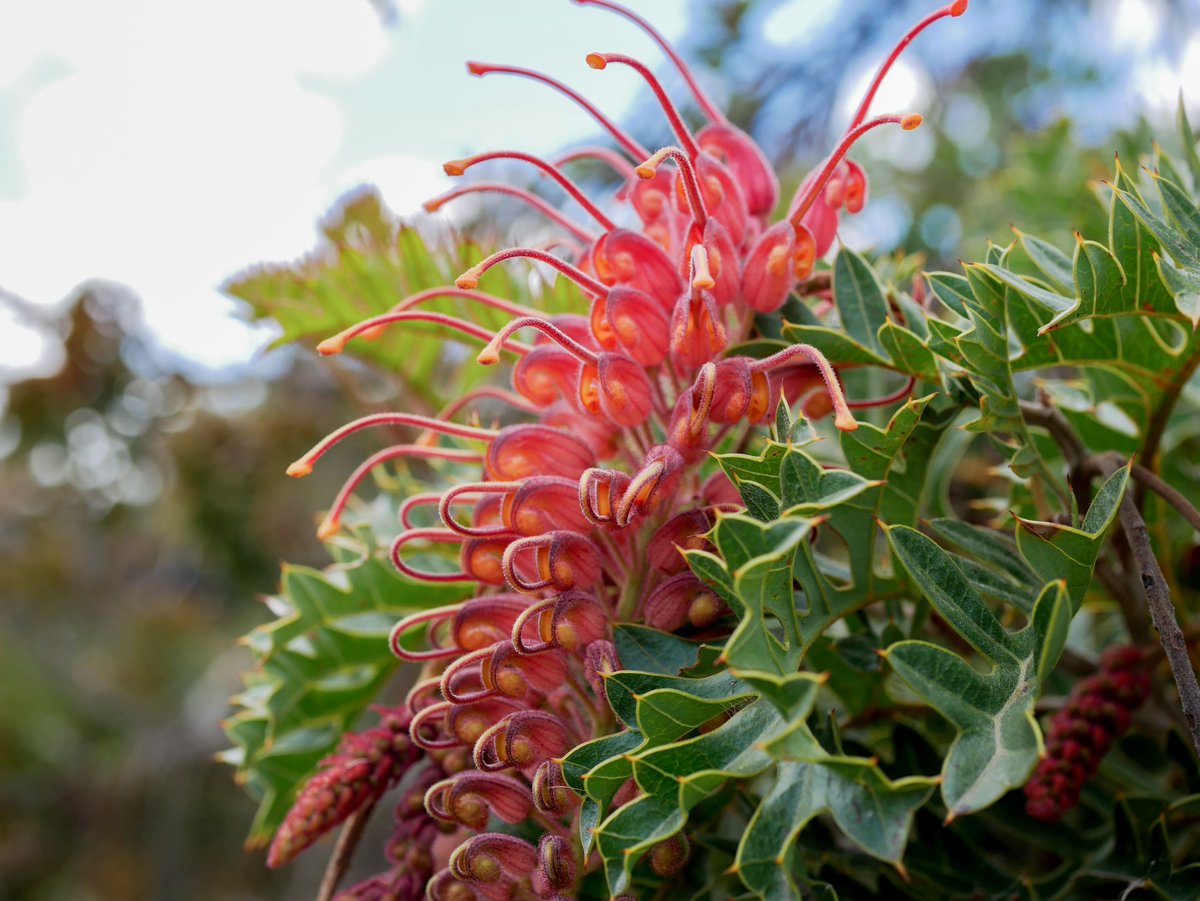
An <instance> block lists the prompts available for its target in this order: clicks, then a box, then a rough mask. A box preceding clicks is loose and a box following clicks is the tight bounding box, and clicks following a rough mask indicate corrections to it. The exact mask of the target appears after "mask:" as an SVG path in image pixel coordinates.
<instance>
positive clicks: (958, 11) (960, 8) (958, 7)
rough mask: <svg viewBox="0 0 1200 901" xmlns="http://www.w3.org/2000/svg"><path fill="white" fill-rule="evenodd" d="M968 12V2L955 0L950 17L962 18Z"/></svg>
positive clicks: (951, 6)
mask: <svg viewBox="0 0 1200 901" xmlns="http://www.w3.org/2000/svg"><path fill="white" fill-rule="evenodd" d="M966 11H967V0H954V2H953V3H951V4H950V15H952V16H961V15H962V14H963V13H965V12H966Z"/></svg>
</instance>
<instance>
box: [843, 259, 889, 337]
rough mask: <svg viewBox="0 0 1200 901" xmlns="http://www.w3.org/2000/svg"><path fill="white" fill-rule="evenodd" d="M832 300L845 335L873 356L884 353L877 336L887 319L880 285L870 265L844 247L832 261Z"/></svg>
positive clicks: (885, 301) (885, 303) (885, 302)
mask: <svg viewBox="0 0 1200 901" xmlns="http://www.w3.org/2000/svg"><path fill="white" fill-rule="evenodd" d="M833 301H834V304H835V305H836V306H837V310H838V315H839V316H840V317H841V320H842V328H843V329H845V331H846V334H847V335H849V336H850V338H851V339H852V340H854V341H855V342H856V343H858V344H861V345H862V346H863V347H865V348H867V349H868V350H870V351H871V352H872V353H874V354H875V355H876V356H883V355H884V353H885V351H884V347H883V344H881V343H880V341H879V337H878V335H879V330H880V328H882V327H883V324H884V322H885V321H887V310H888V305H887V298H886V297H885V296H884V293H883V286H882V285H880V284H879V279H878V278H876V276H875V270H874V269H872V268H871V264H870V263H868V262H867V261H866V260H865V259H864V258H863V257H862V256H861V255H860V254H857V253H855V252H854V251H853V250H850V249H849V248H846V247H841V248H840V249H839V250H838V255H837V259H835V260H834V263H833Z"/></svg>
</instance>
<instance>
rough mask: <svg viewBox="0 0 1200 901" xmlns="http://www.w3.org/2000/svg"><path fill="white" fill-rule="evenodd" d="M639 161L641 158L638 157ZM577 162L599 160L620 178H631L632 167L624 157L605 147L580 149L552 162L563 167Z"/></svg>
mask: <svg viewBox="0 0 1200 901" xmlns="http://www.w3.org/2000/svg"><path fill="white" fill-rule="evenodd" d="M638 159H641V157H638ZM578 160H599V161H600V162H602V163H604V164H605V165H607V166H610V167H612V169H613V171H614V172H616V173H617V174H618V175H619V176H621V178H624V179H630V178H633V167H632V166H631V165H629V162H628V161H627V160H626V159H625V157H623V156H621V155H620V154H619V153H614V152H613V151H612V150H609V149H608V148H607V147H580V148H579V149H578V150H572V151H571V152H570V153H567V154H563V155H562V156H560V157H559V158H558V159H556V160H555V161H554V165H556V166H560V167H561V166H565V165H567V163H574V162H576V161H578Z"/></svg>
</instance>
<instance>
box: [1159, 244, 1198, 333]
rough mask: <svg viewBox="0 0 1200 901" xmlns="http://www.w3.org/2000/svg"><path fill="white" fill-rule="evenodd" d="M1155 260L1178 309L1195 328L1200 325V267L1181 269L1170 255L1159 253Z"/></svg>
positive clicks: (1160, 275)
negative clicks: (1172, 260)
mask: <svg viewBox="0 0 1200 901" xmlns="http://www.w3.org/2000/svg"><path fill="white" fill-rule="evenodd" d="M1154 262H1155V264H1156V265H1157V266H1158V274H1159V277H1160V278H1161V279H1162V280H1163V284H1164V285H1166V286H1167V290H1168V291H1170V292H1171V297H1172V298H1174V300H1175V307H1176V309H1178V310H1179V312H1180V313H1182V314H1183V315H1184V316H1186V317H1187V318H1188V321H1189V322H1191V324H1192V329H1193V330H1195V328H1196V327H1197V326H1198V325H1200V269H1181V268H1180V267H1178V266H1176V265H1175V264H1174V263H1173V262H1171V258H1170V257H1165V256H1164V257H1160V256H1159V255H1158V254H1155V255H1154Z"/></svg>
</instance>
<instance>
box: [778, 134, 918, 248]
mask: <svg viewBox="0 0 1200 901" xmlns="http://www.w3.org/2000/svg"><path fill="white" fill-rule="evenodd" d="M922 121H923V120H922V118H921V116H919V115H917V114H916V113H913V114H911V115H908V116H897V115H890V116H876V117H875V118H874V119H870V120H868V121H866V122H863V123H861V124H859V125H856V126H854V127H853V128H852V129H850V130H849V131H848V132H846V135H845V137H843V138H842V140H841V142H840V143H839V144H838V145H837V147H836V148H834V151H833V153H831V154H829V157H828V159H826V160H825V165H824V167H823V168H822V169H821V171H820V173H819V174H818V175H817V177H816V178H814V179H813V180H812V182H811V183H810V184H809V186H808V193H806V194H805V195H804V196H803V197H801V198H799V200H798V201H796V202H794V203H793V206H792V211H791V213H789V214H788V221H789V222H791V223H792V225H794V226H797V227H799V226H800V223H801V220H803V219H804V214H805V213H807V212H808V208H809V207H811V206H812V205H813V201H815V200H816V199H817V197H819V196H820V194H821V191H823V190H824V188H825V185H826V183H827V182H828V181H829V179H830V176H832V175H833V171H834V170H835V169H836V168H837V165H838V163H840V162H841V161H842V158H843V157H844V156H845V155H846V154H847V153H849V151H850V148H851V147H852V146H854V142H855V141H857V140H858V139H859V138H861V137H862V136H863V135H865V134H866V133H867V132H868V131H870V130H871V129H873V128H878V127H879V126H880V125H890V124H896V125H899V126H900V127H901V128H903V129H904V130H905V131H912V130H913V129H914V128H917V127H919V126H920V124H921V122H922Z"/></svg>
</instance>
